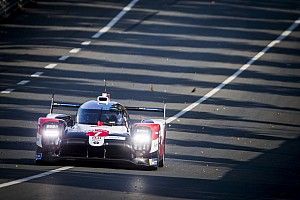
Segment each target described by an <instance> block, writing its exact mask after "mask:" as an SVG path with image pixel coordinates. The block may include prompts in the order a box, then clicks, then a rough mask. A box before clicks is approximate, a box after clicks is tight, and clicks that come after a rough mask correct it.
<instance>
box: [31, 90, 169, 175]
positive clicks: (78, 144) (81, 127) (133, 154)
mask: <svg viewBox="0 0 300 200" xmlns="http://www.w3.org/2000/svg"><path fill="white" fill-rule="evenodd" d="M55 107H70V108H76V109H78V110H77V115H76V119H75V120H73V119H72V117H71V115H68V114H58V113H53V109H54V108H55ZM128 111H143V112H161V113H163V118H160V119H157V118H155V119H144V120H141V122H139V123H131V120H130V117H129V114H128ZM165 113H166V106H165V105H164V107H163V108H147V107H127V106H123V105H122V104H120V103H118V102H115V101H111V100H110V95H109V94H108V93H106V92H105V93H102V95H100V96H98V97H97V98H96V100H90V101H87V102H85V103H83V104H81V105H80V104H68V103H58V102H55V101H54V95H53V96H52V100H51V107H50V113H49V114H47V116H46V117H40V118H39V119H38V129H37V135H36V145H37V149H36V158H35V160H36V163H37V164H42V163H48V162H53V161H58V160H65V159H66V160H68V159H72V160H74V159H75V160H76V159H91V160H110V161H127V162H131V163H134V164H135V165H138V166H146V167H149V168H152V169H157V168H158V167H163V166H164V159H165V145H166V120H165Z"/></svg>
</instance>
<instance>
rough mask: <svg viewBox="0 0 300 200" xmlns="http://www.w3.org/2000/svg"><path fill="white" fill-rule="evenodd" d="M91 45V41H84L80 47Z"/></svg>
mask: <svg viewBox="0 0 300 200" xmlns="http://www.w3.org/2000/svg"><path fill="white" fill-rule="evenodd" d="M90 44H91V41H84V42H81V45H83V46H88V45H90Z"/></svg>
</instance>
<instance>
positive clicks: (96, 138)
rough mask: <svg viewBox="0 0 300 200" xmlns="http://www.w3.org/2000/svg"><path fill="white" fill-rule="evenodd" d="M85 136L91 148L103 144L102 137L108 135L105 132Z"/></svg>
mask: <svg viewBox="0 0 300 200" xmlns="http://www.w3.org/2000/svg"><path fill="white" fill-rule="evenodd" d="M86 135H88V136H89V144H90V145H91V146H95V147H100V146H103V144H104V137H106V136H108V135H109V131H107V130H95V131H90V132H88V133H87V134H86Z"/></svg>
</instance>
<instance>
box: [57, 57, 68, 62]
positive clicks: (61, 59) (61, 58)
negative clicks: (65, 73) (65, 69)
mask: <svg viewBox="0 0 300 200" xmlns="http://www.w3.org/2000/svg"><path fill="white" fill-rule="evenodd" d="M69 57H70V56H61V57H59V58H58V60H60V61H65V60H67V59H68V58H69Z"/></svg>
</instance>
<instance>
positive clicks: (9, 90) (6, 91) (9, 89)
mask: <svg viewBox="0 0 300 200" xmlns="http://www.w3.org/2000/svg"><path fill="white" fill-rule="evenodd" d="M14 90H15V89H12V88H7V89H6V90H3V91H1V94H9V93H11V92H12V91H14Z"/></svg>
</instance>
